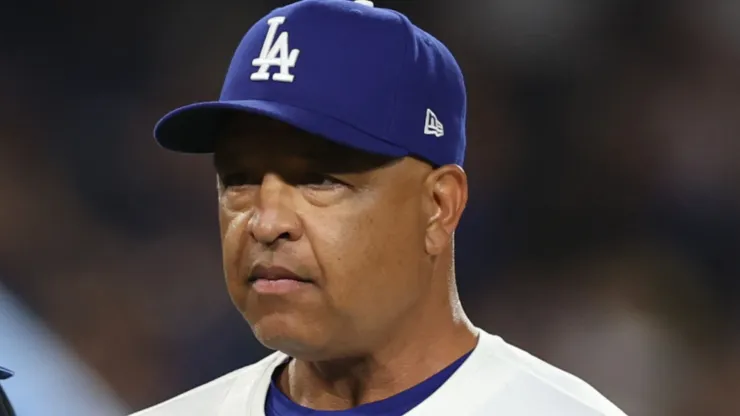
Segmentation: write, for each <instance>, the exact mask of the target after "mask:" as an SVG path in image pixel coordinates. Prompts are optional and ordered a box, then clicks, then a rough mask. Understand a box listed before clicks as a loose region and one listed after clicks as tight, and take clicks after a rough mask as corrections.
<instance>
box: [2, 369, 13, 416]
mask: <svg viewBox="0 0 740 416" xmlns="http://www.w3.org/2000/svg"><path fill="white" fill-rule="evenodd" d="M11 376H13V373H12V372H11V371H10V370H8V369H7V368H3V367H0V380H7V379H9V378H10V377H11ZM0 416H15V412H14V411H13V406H12V405H11V404H10V399H9V398H8V395H7V394H5V390H3V385H2V384H1V383H0Z"/></svg>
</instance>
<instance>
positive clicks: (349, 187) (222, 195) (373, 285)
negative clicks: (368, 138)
mask: <svg viewBox="0 0 740 416" xmlns="http://www.w3.org/2000/svg"><path fill="white" fill-rule="evenodd" d="M245 124H248V127H246V126H244V125H245ZM214 161H215V166H216V169H217V171H218V175H219V220H220V226H221V227H220V228H221V238H222V244H223V260H224V269H225V275H226V282H227V287H228V290H229V295H230V296H231V299H232V301H233V302H234V304H235V305H236V307H237V308H238V309H239V310H240V311H241V313H242V314H243V315H244V317H245V318H246V320H247V321H248V322H249V324H250V326H251V327H252V330H253V331H254V333H255V335H256V337H257V338H258V339H259V340H260V341H261V342H262V343H263V344H265V345H266V346H267V347H269V348H272V349H277V350H281V351H283V352H285V353H287V354H290V355H292V356H296V357H299V358H305V359H322V358H329V357H332V356H336V355H337V354H361V353H363V352H365V351H363V349H365V348H369V346H370V345H372V344H373V343H375V342H380V341H381V339H382V337H383V336H384V335H386V334H387V333H388V330H389V329H390V328H392V327H393V325H394V323H396V322H398V321H399V317H401V316H402V315H403V314H404V312H406V311H408V310H409V309H411V308H413V307H414V306H415V305H416V304H418V303H419V302H420V299H421V298H422V297H423V296H424V294H425V293H426V292H427V291H428V286H429V284H430V282H429V279H428V278H424V277H421V276H424V275H425V273H420V270H421V268H423V267H427V265H428V264H429V263H428V258H427V256H426V255H425V229H426V226H427V222H428V219H427V218H425V216H424V215H423V209H422V204H423V194H424V192H423V189H424V182H425V179H426V177H427V175H428V173H429V172H431V167H430V166H428V165H427V164H425V163H423V162H420V161H417V160H415V159H411V158H404V159H401V160H396V161H389V160H387V159H385V158H383V157H378V156H375V155H370V154H366V153H362V152H358V151H356V150H352V149H349V148H346V147H343V146H339V145H336V144H333V143H331V142H329V141H326V140H323V139H321V138H317V137H314V136H311V135H308V134H306V133H303V132H300V131H297V130H295V129H292V128H290V127H288V126H286V125H284V124H281V123H278V122H274V121H270V120H266V119H262V118H256V117H253V118H248V119H245V120H242V121H241V123H236V126H235V128H234V129H232V130H231V133H230V134H228V135H226V136H225V137H224V138H223V139H222V140H220V141H219V142H218V144H217V147H216V151H215V154H214Z"/></svg>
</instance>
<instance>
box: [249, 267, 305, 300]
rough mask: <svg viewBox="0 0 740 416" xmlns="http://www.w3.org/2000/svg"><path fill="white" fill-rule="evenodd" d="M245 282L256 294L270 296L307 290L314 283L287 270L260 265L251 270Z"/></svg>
mask: <svg viewBox="0 0 740 416" xmlns="http://www.w3.org/2000/svg"><path fill="white" fill-rule="evenodd" d="M247 282H248V283H249V285H250V286H251V288H252V289H253V290H254V291H255V292H256V293H259V294H261V295H272V296H276V295H286V294H288V293H291V292H296V291H300V290H302V289H307V288H309V287H311V286H312V285H313V283H314V282H313V280H311V279H308V278H304V277H301V276H299V275H298V274H297V273H295V272H293V271H292V270H290V269H288V268H285V267H280V266H275V265H271V266H266V265H261V264H258V265H257V266H255V267H253V268H252V270H251V272H250V274H249V278H248V279H247Z"/></svg>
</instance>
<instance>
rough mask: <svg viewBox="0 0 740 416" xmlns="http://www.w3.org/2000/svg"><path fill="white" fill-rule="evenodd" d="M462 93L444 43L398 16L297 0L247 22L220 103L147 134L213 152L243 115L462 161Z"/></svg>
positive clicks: (326, 0)
mask: <svg viewBox="0 0 740 416" xmlns="http://www.w3.org/2000/svg"><path fill="white" fill-rule="evenodd" d="M286 39H287V40H286ZM261 58H268V60H267V61H261V60H260V59H261ZM269 59H272V60H271V61H270V60H269ZM265 63H267V64H265ZM262 64H265V65H262ZM466 97H467V93H466V90H465V82H464V79H463V75H462V71H461V70H460V67H459V65H458V63H457V61H456V60H455V58H454V57H453V56H452V54H451V53H450V51H449V50H448V49H447V47H446V46H445V45H444V44H442V43H441V42H440V41H439V40H437V39H435V38H434V37H432V36H431V35H430V34H428V33H426V32H425V31H423V30H422V29H420V28H418V27H417V26H415V25H413V24H412V23H411V22H410V21H409V20H408V18H407V17H406V16H404V15H403V14H401V13H398V12H396V11H392V10H389V9H383V8H376V7H371V6H367V5H364V4H360V3H357V2H354V1H350V0H302V1H298V2H296V3H293V4H291V5H288V6H285V7H281V8H278V9H275V10H274V11H272V12H271V13H269V14H268V15H267V16H265V17H264V18H262V19H261V20H260V21H258V22H257V23H256V24H255V25H254V26H252V27H251V28H250V29H249V31H248V32H247V33H246V35H245V36H244V37H243V39H242V41H241V43H240V44H239V46H238V47H237V49H236V52H235V53H234V56H233V58H232V60H231V64H230V66H229V69H228V71H227V74H226V79H225V81H224V84H223V87H222V90H221V96H220V97H219V99H218V101H211V102H201V103H195V104H191V105H188V106H185V107H182V108H179V109H177V110H174V111H172V112H170V113H169V114H167V115H166V116H165V117H163V118H162V119H161V120H160V121H159V123H157V126H156V127H155V129H154V136H155V138H156V139H157V141H158V142H159V144H160V145H162V146H163V147H165V148H167V149H170V150H175V151H180V152H187V153H210V152H212V151H213V148H214V141H215V140H216V138H217V136H218V134H219V132H220V131H222V129H223V127H224V124H225V123H227V121H228V120H229V119H230V115H231V114H233V113H234V112H235V111H236V112H248V113H253V114H260V115H263V116H267V117H271V118H275V119H277V120H280V121H283V122H285V123H287V124H290V125H293V126H294V127H296V128H298V129H301V130H305V131H308V132H310V133H313V134H316V135H319V136H322V137H325V138H327V139H329V140H333V141H336V142H339V143H340V144H343V145H347V146H350V147H354V148H358V149H360V150H364V151H367V152H371V153H380V154H385V155H387V156H392V157H401V156H407V155H411V156H417V157H421V158H422V159H425V160H427V161H430V162H432V163H433V164H436V165H445V164H459V165H462V164H463V161H464V155H465V143H466V137H465V120H466V113H467V98H466Z"/></svg>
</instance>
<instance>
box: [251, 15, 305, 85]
mask: <svg viewBox="0 0 740 416" xmlns="http://www.w3.org/2000/svg"><path fill="white" fill-rule="evenodd" d="M283 23H285V17H283V16H277V17H273V18H271V19H269V20H268V21H267V24H268V25H270V29H269V30H268V31H267V37H266V38H265V43H264V44H263V45H262V51H261V52H260V56H259V57H258V58H255V59H254V60H253V61H252V66H255V67H259V70H258V71H257V72H255V73H253V74H252V76H251V77H250V79H251V80H252V81H267V80H269V79H270V73H269V72H268V70H269V69H270V67H273V66H279V67H280V72H276V73H274V74H272V79H273V81H280V82H293V79H294V78H295V76H294V75H293V74H291V73H290V68H293V67H295V63H296V61H297V60H298V54H299V53H301V51H300V50H298V49H293V50H289V48H288V32H283V33H281V34H280V36H278V38H277V40H275V35H276V34H277V30H278V26H280V25H282V24H283Z"/></svg>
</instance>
